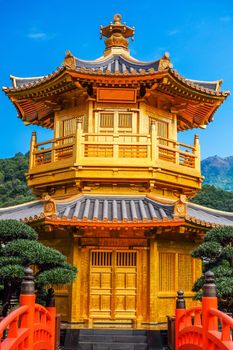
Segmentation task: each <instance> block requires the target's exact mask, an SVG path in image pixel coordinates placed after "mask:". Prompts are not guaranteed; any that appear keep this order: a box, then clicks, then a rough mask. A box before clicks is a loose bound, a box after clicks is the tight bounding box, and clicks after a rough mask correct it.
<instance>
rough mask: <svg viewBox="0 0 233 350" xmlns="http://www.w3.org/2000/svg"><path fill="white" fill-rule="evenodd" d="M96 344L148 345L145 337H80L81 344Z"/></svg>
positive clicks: (120, 335)
mask: <svg viewBox="0 0 233 350" xmlns="http://www.w3.org/2000/svg"><path fill="white" fill-rule="evenodd" d="M90 341H92V342H95V343H100V342H102V343H105V342H108V343H110V342H112V343H147V336H145V335H125V334H102V335H99V334H98V335H97V334H93V335H82V334H80V335H79V342H90Z"/></svg>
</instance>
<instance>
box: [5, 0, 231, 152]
mask: <svg viewBox="0 0 233 350" xmlns="http://www.w3.org/2000/svg"><path fill="white" fill-rule="evenodd" d="M115 13H121V14H122V17H123V22H126V23H127V24H128V25H129V26H135V41H134V42H132V43H131V44H130V49H131V54H132V56H134V57H136V58H138V59H140V60H143V61H150V60H154V59H157V58H159V57H161V56H162V55H163V54H164V52H166V51H168V52H170V55H171V56H170V58H171V61H172V63H173V65H174V68H175V69H176V70H178V72H179V73H180V74H182V75H183V76H184V77H187V78H190V79H199V80H208V81H209V80H217V79H223V80H224V83H223V85H222V89H224V90H231V91H232V93H233V1H232V0H228V1H227V0H222V1H219V0H202V1H201V0H189V1H187V0H186V1H181V0H180V1H179V0H177V1H171V0H167V1H164V2H162V1H156V0H143V1H136V0H115V1H111V0H109V1H106V0H102V1H91V0H89V1H77V0H76V1H75V0H69V1H67V2H66V1H64V0H63V1H61V0H56V1H55V0H49V1H45V0H40V1H32V0H31V1H29V0H21V1H18V0H11V1H9V0H8V1H7V0H0V84H1V86H10V85H11V82H10V80H9V76H10V74H12V75H15V76H22V77H23V76H25V77H26V76H38V75H46V74H49V73H51V72H52V71H54V70H55V69H56V68H57V67H58V66H60V65H61V62H62V60H63V58H64V55H65V51H66V50H67V49H69V50H70V51H71V52H72V53H73V54H74V55H75V56H77V57H79V58H82V59H95V58H97V57H99V56H101V55H102V53H103V50H104V42H103V41H100V40H99V26H100V25H101V24H102V25H107V24H108V23H109V22H110V21H111V20H112V17H113V15H114V14H115ZM0 117H1V133H0V158H4V157H10V156H13V155H14V154H15V153H17V152H27V151H28V149H29V142H30V137H31V132H32V131H33V130H35V127H31V126H29V127H25V126H24V124H23V123H22V121H21V120H19V119H18V118H17V112H16V110H15V108H14V107H13V105H12V104H11V103H10V101H9V100H8V98H7V97H6V96H5V95H4V93H3V92H1V93H0ZM36 131H37V133H38V139H39V140H40V141H42V140H46V139H49V138H50V137H51V134H50V132H49V131H47V130H44V129H42V128H37V129H36ZM195 133H198V134H199V136H200V140H201V152H202V158H203V159H204V158H206V157H208V156H212V155H215V154H218V155H219V156H221V157H226V156H230V155H233V96H230V97H228V99H227V101H226V102H225V103H224V104H223V105H222V106H221V107H220V108H219V110H218V111H217V113H216V114H215V121H214V122H213V123H211V124H209V126H208V127H207V128H206V130H204V131H203V130H194V131H190V132H186V133H181V134H180V136H179V139H180V140H182V141H183V142H186V143H188V144H192V143H193V135H194V134H195Z"/></svg>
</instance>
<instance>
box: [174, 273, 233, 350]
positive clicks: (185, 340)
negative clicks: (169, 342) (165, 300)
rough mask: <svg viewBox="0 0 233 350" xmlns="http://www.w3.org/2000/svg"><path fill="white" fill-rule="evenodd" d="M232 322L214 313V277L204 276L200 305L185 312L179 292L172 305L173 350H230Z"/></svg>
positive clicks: (217, 312)
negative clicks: (173, 317)
mask: <svg viewBox="0 0 233 350" xmlns="http://www.w3.org/2000/svg"><path fill="white" fill-rule="evenodd" d="M232 332H233V319H232V318H231V317H229V316H228V315H226V314H225V313H223V312H221V311H219V310H218V301H217V297H216V286H215V284H214V274H213V273H212V272H211V271H208V272H207V273H206V274H205V284H204V287H203V297H202V306H201V307H194V308H192V309H189V310H186V309H185V301H184V298H183V291H179V292H178V298H177V303H176V321H175V333H176V334H175V338H176V340H175V341H176V350H233V340H232Z"/></svg>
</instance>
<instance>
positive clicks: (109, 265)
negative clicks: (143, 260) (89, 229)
mask: <svg viewBox="0 0 233 350" xmlns="http://www.w3.org/2000/svg"><path fill="white" fill-rule="evenodd" d="M136 308H137V252H132V251H121V252H116V251H111V252H106V251H92V252H91V266H90V317H91V318H101V317H102V318H103V319H109V320H115V319H134V318H136Z"/></svg>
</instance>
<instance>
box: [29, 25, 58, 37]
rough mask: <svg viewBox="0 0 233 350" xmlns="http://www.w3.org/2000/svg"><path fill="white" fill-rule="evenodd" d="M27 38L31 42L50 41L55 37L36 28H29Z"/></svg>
mask: <svg viewBox="0 0 233 350" xmlns="http://www.w3.org/2000/svg"><path fill="white" fill-rule="evenodd" d="M26 36H27V38H28V39H31V40H51V39H53V38H54V37H55V36H56V35H55V34H54V33H46V32H45V31H43V30H40V29H39V28H37V27H31V28H29V30H28V33H27V35H26Z"/></svg>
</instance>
